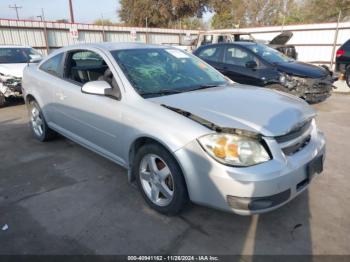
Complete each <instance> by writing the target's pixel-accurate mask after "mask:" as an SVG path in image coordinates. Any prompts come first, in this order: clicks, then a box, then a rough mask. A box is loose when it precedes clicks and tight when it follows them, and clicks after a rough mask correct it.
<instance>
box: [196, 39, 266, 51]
mask: <svg viewBox="0 0 350 262" xmlns="http://www.w3.org/2000/svg"><path fill="white" fill-rule="evenodd" d="M220 45H236V46H237V45H238V46H254V45H261V44H260V43H257V42H253V41H235V42H232V43H216V44H208V45H202V46H200V47H199V48H198V49H202V48H205V47H209V46H220Z"/></svg>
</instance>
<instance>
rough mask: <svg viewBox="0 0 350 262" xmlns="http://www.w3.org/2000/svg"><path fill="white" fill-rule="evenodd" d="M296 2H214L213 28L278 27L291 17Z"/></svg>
mask: <svg viewBox="0 0 350 262" xmlns="http://www.w3.org/2000/svg"><path fill="white" fill-rule="evenodd" d="M294 5H296V1H294V0H249V1H244V0H223V1H220V0H212V1H211V6H212V10H213V11H214V12H215V15H214V16H213V18H212V24H211V25H212V27H213V28H234V27H244V26H260V25H276V24H281V23H283V20H285V18H286V17H289V15H290V13H291V10H292V9H293V8H292V7H293V6H294Z"/></svg>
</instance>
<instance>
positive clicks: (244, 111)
mask: <svg viewBox="0 0 350 262" xmlns="http://www.w3.org/2000/svg"><path fill="white" fill-rule="evenodd" d="M149 100H150V101H152V102H155V103H158V104H162V105H165V106H169V107H173V108H177V109H181V110H183V111H187V112H190V113H191V114H193V115H196V116H198V117H201V118H203V119H205V120H207V121H210V122H212V123H214V124H215V125H217V126H220V127H226V128H237V129H242V130H247V131H251V132H256V133H260V134H262V135H264V136H280V135H284V134H287V133H289V132H290V131H291V130H293V129H294V128H296V127H298V126H300V125H301V124H302V123H304V122H305V121H307V120H309V119H310V118H312V117H314V116H315V111H314V110H313V109H312V108H311V107H310V106H309V105H308V104H307V103H306V102H304V101H303V100H301V99H299V98H296V97H294V96H292V95H288V94H282V93H280V92H278V91H273V90H267V89H264V88H258V87H250V86H244V85H238V84H237V85H233V86H232V85H229V86H222V87H215V88H208V89H203V90H198V91H192V92H186V93H180V94H176V95H168V96H160V97H155V98H150V99H149Z"/></svg>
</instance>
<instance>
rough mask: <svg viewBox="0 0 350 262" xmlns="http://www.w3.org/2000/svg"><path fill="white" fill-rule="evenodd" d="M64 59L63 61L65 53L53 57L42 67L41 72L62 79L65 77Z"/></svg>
mask: <svg viewBox="0 0 350 262" xmlns="http://www.w3.org/2000/svg"><path fill="white" fill-rule="evenodd" d="M62 59H63V53H60V54H57V55H55V56H53V57H51V58H50V59H48V60H47V61H45V62H44V63H43V64H42V65H41V66H40V70H42V71H44V72H46V73H49V74H51V75H54V76H57V77H62V76H63V70H62Z"/></svg>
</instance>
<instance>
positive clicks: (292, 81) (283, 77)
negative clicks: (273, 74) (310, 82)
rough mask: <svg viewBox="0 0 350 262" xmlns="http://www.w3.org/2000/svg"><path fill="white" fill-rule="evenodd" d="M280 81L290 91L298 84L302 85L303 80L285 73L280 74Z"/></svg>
mask: <svg viewBox="0 0 350 262" xmlns="http://www.w3.org/2000/svg"><path fill="white" fill-rule="evenodd" d="M279 81H280V83H281V84H282V85H284V86H285V87H287V88H288V89H292V88H294V87H296V86H297V85H298V84H301V80H300V78H299V77H295V76H290V75H288V74H285V73H282V74H280V79H279Z"/></svg>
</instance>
